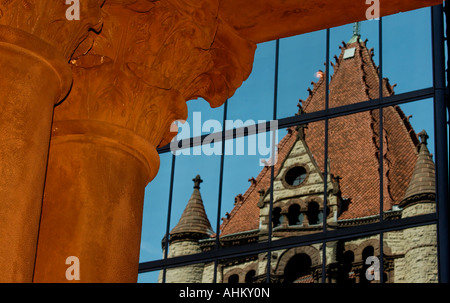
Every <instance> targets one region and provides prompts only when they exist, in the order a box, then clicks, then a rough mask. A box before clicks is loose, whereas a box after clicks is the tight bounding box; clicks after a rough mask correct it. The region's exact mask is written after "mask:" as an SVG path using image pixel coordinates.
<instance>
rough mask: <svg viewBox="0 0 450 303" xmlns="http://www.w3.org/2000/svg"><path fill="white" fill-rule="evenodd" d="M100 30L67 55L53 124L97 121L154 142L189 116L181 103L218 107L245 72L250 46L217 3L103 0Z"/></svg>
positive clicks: (252, 48)
mask: <svg viewBox="0 0 450 303" xmlns="http://www.w3.org/2000/svg"><path fill="white" fill-rule="evenodd" d="M102 11H103V22H104V25H103V29H102V32H101V33H100V35H99V36H98V37H96V39H95V41H94V42H93V45H92V48H91V49H90V50H89V52H87V53H86V54H82V55H79V56H75V57H73V58H72V60H71V63H72V67H73V68H72V70H73V74H74V86H73V89H72V91H71V94H70V95H69V97H68V98H67V100H66V101H65V102H64V103H62V104H61V105H59V106H58V107H56V109H55V116H54V121H55V122H58V121H64V120H95V121H101V122H103V123H108V124H112V125H116V126H119V127H122V128H125V129H128V130H130V131H132V132H133V133H135V134H136V135H138V136H141V137H142V138H144V139H145V140H148V141H149V143H150V144H152V145H153V146H155V147H160V146H164V145H166V144H168V143H169V142H170V141H171V140H172V138H173V137H174V136H175V135H176V133H172V132H170V126H171V125H172V123H173V122H174V121H176V120H186V119H187V106H186V101H188V100H192V99H196V98H198V97H202V98H204V99H206V100H207V101H208V102H209V103H210V105H211V107H218V106H220V105H222V104H223V103H224V102H225V101H226V100H227V99H228V98H229V97H231V96H232V95H233V94H234V92H235V90H236V89H237V88H238V87H239V86H240V85H241V84H242V83H243V81H244V80H245V79H246V78H247V77H248V76H249V75H250V72H251V69H252V64H253V57H254V52H255V49H256V45H255V44H254V43H253V42H251V41H248V40H246V39H244V38H242V37H240V36H239V35H238V34H237V32H236V31H235V30H234V29H232V28H231V27H230V26H228V25H227V24H226V23H225V22H224V21H223V20H222V19H221V18H220V16H219V1H218V0H212V1H211V0H195V1H194V0H191V1H187V0H155V1H148V0H134V1H124V0H109V1H106V3H105V4H104V6H103V9H102Z"/></svg>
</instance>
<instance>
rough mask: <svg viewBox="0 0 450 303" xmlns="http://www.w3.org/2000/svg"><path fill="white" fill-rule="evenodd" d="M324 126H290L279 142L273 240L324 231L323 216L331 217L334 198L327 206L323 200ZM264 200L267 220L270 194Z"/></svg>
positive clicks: (314, 123) (263, 219)
mask: <svg viewBox="0 0 450 303" xmlns="http://www.w3.org/2000/svg"><path fill="white" fill-rule="evenodd" d="M324 125H325V122H323V121H320V122H313V123H308V124H307V125H306V124H303V125H300V126H294V127H291V128H288V129H287V130H286V131H287V133H286V135H285V136H284V137H283V139H282V140H281V141H280V143H279V146H278V147H279V149H278V150H279V158H278V162H277V165H276V166H275V171H274V173H275V175H274V184H273V188H274V190H273V212H272V226H273V230H272V236H273V239H281V238H287V237H292V236H302V235H306V234H311V233H317V232H322V231H323V223H324V222H323V221H324V218H327V219H330V218H332V215H331V212H330V210H331V209H332V208H333V206H332V205H331V204H330V203H332V201H331V200H329V201H328V203H327V206H326V208H325V209H324V202H323V201H324V196H325V195H324V182H325V180H324V177H323V176H324V170H323V168H324V160H323V150H324V145H325V141H324V139H325V136H324ZM319 133H321V135H320V134H319ZM330 185H331V184H330ZM263 201H264V203H265V204H264V207H263V208H262V209H261V212H260V216H261V219H260V220H261V222H266V221H268V220H267V218H266V217H267V216H268V214H269V201H270V195H269V194H267V195H266V196H265V197H264V199H263ZM330 207H331V208H330ZM324 214H325V215H324Z"/></svg>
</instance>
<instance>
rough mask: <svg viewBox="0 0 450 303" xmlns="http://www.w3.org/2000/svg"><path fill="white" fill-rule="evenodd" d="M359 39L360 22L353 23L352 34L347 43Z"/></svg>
mask: <svg viewBox="0 0 450 303" xmlns="http://www.w3.org/2000/svg"><path fill="white" fill-rule="evenodd" d="M360 40H361V22H355V23H353V36H352V38H351V39H350V41H348V43H347V44H350V43H354V42H357V41H360Z"/></svg>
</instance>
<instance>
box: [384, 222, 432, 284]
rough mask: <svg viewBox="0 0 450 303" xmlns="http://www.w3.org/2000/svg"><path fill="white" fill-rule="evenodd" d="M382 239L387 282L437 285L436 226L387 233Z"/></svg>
mask: <svg viewBox="0 0 450 303" xmlns="http://www.w3.org/2000/svg"><path fill="white" fill-rule="evenodd" d="M383 240H384V241H383V243H384V244H383V246H384V268H385V270H384V272H385V274H386V275H387V277H388V278H387V282H390V283H437V282H438V268H437V260H438V258H437V234H436V225H434V224H433V225H425V226H420V227H414V228H408V229H404V230H398V231H392V232H387V233H384V235H383Z"/></svg>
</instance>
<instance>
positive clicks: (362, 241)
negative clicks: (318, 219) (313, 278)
mask: <svg viewBox="0 0 450 303" xmlns="http://www.w3.org/2000/svg"><path fill="white" fill-rule="evenodd" d="M388 250H389V247H385V245H383V251H384V255H386V251H388ZM326 255H327V279H326V282H327V283H361V284H366V283H378V282H379V281H380V275H381V272H382V270H381V268H380V265H379V264H380V236H379V235H373V236H367V237H359V238H348V239H344V240H337V241H330V242H328V243H327V248H326ZM386 276H388V273H387V274H386V272H385V279H384V281H386ZM387 281H388V282H389V280H387Z"/></svg>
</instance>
